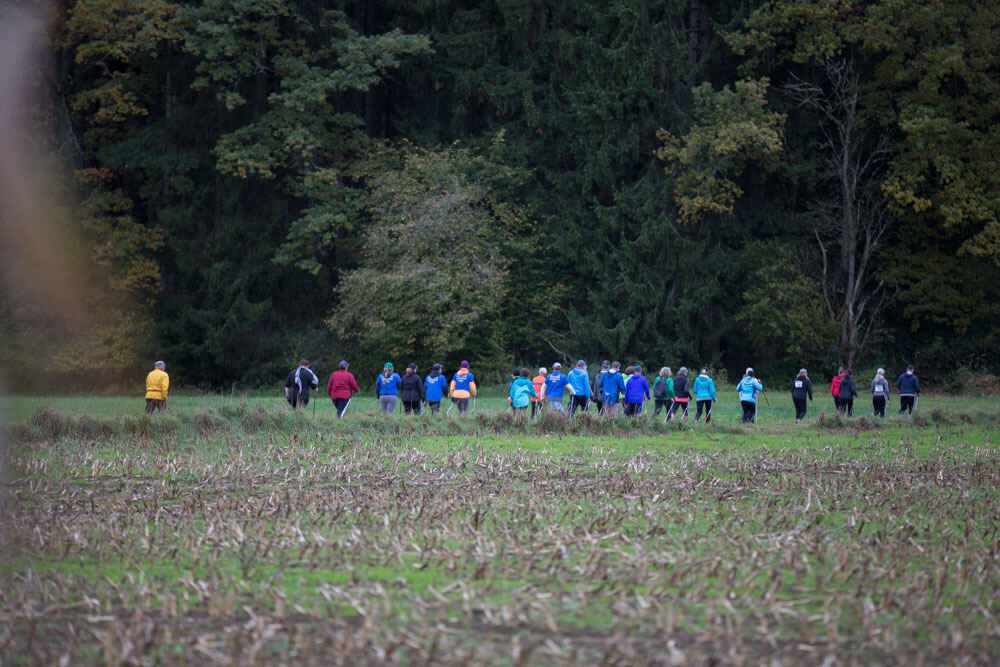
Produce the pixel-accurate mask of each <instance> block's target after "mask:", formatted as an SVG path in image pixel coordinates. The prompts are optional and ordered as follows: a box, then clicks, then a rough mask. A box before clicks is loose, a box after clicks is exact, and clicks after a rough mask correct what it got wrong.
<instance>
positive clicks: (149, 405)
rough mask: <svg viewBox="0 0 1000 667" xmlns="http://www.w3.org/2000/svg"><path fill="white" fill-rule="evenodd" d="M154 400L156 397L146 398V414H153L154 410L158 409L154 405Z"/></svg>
mask: <svg viewBox="0 0 1000 667" xmlns="http://www.w3.org/2000/svg"><path fill="white" fill-rule="evenodd" d="M154 400H155V399H152V398H147V399H146V414H147V415H151V414H153V410H155V409H156V407H155V405H154Z"/></svg>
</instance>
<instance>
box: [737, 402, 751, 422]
mask: <svg viewBox="0 0 1000 667" xmlns="http://www.w3.org/2000/svg"><path fill="white" fill-rule="evenodd" d="M740 406H741V407H742V408H743V416H742V417H740V423H741V424H750V423H753V408H754V405H753V403H751V402H750V401H740Z"/></svg>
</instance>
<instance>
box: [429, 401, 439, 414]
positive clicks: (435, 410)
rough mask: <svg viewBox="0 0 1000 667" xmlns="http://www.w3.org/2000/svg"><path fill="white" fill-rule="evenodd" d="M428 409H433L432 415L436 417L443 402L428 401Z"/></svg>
mask: <svg viewBox="0 0 1000 667" xmlns="http://www.w3.org/2000/svg"><path fill="white" fill-rule="evenodd" d="M427 407H429V408H430V409H431V414H432V415H436V414H437V413H438V410H440V409H441V401H427Z"/></svg>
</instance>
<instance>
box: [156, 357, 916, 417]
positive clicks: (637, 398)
mask: <svg viewBox="0 0 1000 667" xmlns="http://www.w3.org/2000/svg"><path fill="white" fill-rule="evenodd" d="M157 363H158V369H157V370H159V371H160V372H162V369H160V368H159V364H162V363H163V362H157ZM348 367H349V364H348V363H347V361H341V362H340V364H339V368H338V370H337V371H335V372H334V373H332V374H331V375H330V379H329V381H328V382H327V394H328V395H329V396H330V399H331V400H332V401H333V404H334V406H335V407H336V410H337V416H338V417H343V416H344V412H345V411H346V410H347V408H348V406H349V405H350V401H351V399H352V397H353V396H355V395H357V394H358V393H359V392H360V388H359V386H358V383H357V380H356V379H355V377H354V375H353V374H352V373H351V372H350V371H349V370H348ZM418 370H419V369H418V366H417V364H414V363H411V364H409V365H408V366H407V367H406V370H405V371H404V374H403V375H402V376H400V375H399V374H398V373H396V371H395V369H394V366H393V364H392V362H387V363H386V364H385V365H384V366H383V368H382V372H381V373H380V374H379V376H378V377H377V378H376V379H375V394H376V396H377V397H378V401H379V409H380V411H381V412H382V413H383V414H386V415H391V414H393V413H394V412H395V410H396V406H397V404H398V403H399V402H400V401H401V402H402V404H403V410H404V412H405V413H406V414H421V413H422V412H423V410H424V409H425V408H427V409H429V410H430V412H431V414H436V413H438V412H439V411H440V409H441V403H442V402H443V401H444V399H446V398H448V399H450V400H451V406H449V408H448V411H449V412H450V411H451V409H452V408H457V409H458V413H459V414H464V413H465V412H467V411H468V410H469V403H470V400H471V401H472V403H473V406H474V405H475V400H476V396H477V387H476V379H475V376H474V375H473V374H472V372H471V370H470V369H469V362H468V361H462V362H461V365H460V368H459V369H458V371H456V372H455V374H454V375H453V376H452V377H451V380H450V382H449V381H448V380H447V378H446V376H445V375H444V373H443V367H442V365H441V364H438V363H436V364H434V365H433V366H432V367H431V372H430V373H429V374H428V375H426V376H425V377H423V378H421V376H420V375H419V373H418V372H417V371H418ZM152 376H153V374H151V375H150V377H152ZM147 384H148V382H147ZM318 386H319V379H318V378H317V377H316V374H315V373H313V371H312V370H311V369H310V368H309V362H308V360H305V359H303V360H302V361H300V362H299V366H298V368H296V369H294V370H293V371H292V372H291V373H289V375H288V378H287V379H286V380H285V397H286V399H287V400H288V402H289V404H291V406H292V407H293V408H295V407H304V406H306V405H308V403H309V391H310V390H316V389H317V388H318ZM896 387H897V390H898V393H899V397H900V407H899V414H903V413H904V412H906V413H912V412H913V409H914V408H915V406H916V402H917V398H918V397H919V396H920V382H919V379H918V378H917V376H916V374H915V373H914V367H913V365H909V366H907V369H906V371H905V372H904V373H902V374H901V375H900V376H899V378H898V379H897V380H896ZM870 389H871V395H872V415H873V416H880V417H885V412H886V406H887V404H888V402H889V401H890V400H891V390H890V386H889V381H888V380H887V379H886V377H885V370H884V369H882V368H879V369H878V371H877V372H876V374H875V377H874V378H873V379H872V381H871V385H870ZM736 392H737V396H738V399H739V402H740V407H741V409H742V414H741V416H740V423H741V424H744V423H751V424H752V423H755V422H756V419H757V400H758V396H760V395H762V394H763V392H764V386H763V384H762V383H761V381H760V380H759V379H758V378H756V377H755V374H754V370H753V368H747V369H746V371H745V372H744V374H743V377H742V378H741V379H740V381H739V383H737V385H736ZM163 393H164V394H165V393H166V392H165V391H164V392H163ZM567 393H568V394H569V396H570V400H569V405H568V407H569V416H570V417H572V416H573V415H574V414H576V413H577V412H587V411H588V410H589V409H590V407H591V405H595V406H596V409H597V412H598V414H600V415H614V414H617V413H618V412H619V411H620V412H621V413H622V414H625V415H626V416H630V417H636V416H638V415H641V414H643V408H644V405H645V404H646V403H647V402H649V401H653V404H654V408H653V410H652V413H651V416H652V417H653V418H657V417H659V415H660V413H661V412H663V413H664V421H669V420H671V419H675V418H680V419H683V420H687V418H688V417H689V412H688V410H689V406H690V403H691V402H692V401H694V402H695V406H696V411H695V418H694V420H695V422H699V421H701V420H702V415H704V422H705V423H706V424H707V423H709V422H710V421H711V419H712V407H713V406H714V404H715V402H716V400H717V397H716V388H715V382H714V380H713V379H712V378H711V377H710V376H709V369H708V367H707V366H703V367H702V368H701V371H700V372H699V374H698V376H697V377H696V378H695V379H694V380H693V381H691V380H690V379H689V377H688V369H687V368H686V367H684V366H681V367H680V368H679V369H678V370H677V373H676V375H675V374H674V372H673V371H672V370H671V368H670V367H669V366H664V367H663V368H661V369H660V371H659V373H658V374H657V375H656V377H655V379H654V380H653V385H652V387H651V386H650V384H649V381H648V380H647V379H646V377H645V375H644V374H643V369H642V366H640V365H638V364H635V365H631V366H626V367H625V368H624V369H622V367H621V363H620V362H618V361H608V360H604V361H602V362H601V368H600V370H598V371H597V372H596V373H594V375H593V376H592V377H591V376H590V375H589V373H588V371H587V363H586V362H585V361H584V360H583V359H581V360H579V361H577V363H576V366H575V367H574V368H573V369H572V370H571V371H570V372H569V373H566V374H564V373H563V372H562V364H560V363H558V362H557V363H555V364H553V365H552V370H551V372H550V371H549V370H548V369H546V368H545V367H542V368H539V369H538V374H537V375H536V376H535V377H534V378H532V377H531V372H530V371H529V369H527V368H520V369H517V368H515V369H514V370H513V371H512V372H511V381H510V385H509V388H508V396H507V398H508V403H509V405H510V407H511V409H512V410H513V411H514V412H515V413H520V412H527V410H528V408H529V407H530V408H531V413H530V414H531V418H532V419H534V418H535V416H536V415H537V414H539V413H540V412H541V410H542V409H543V408H544V409H547V410H551V411H556V412H561V413H565V412H566V407H565V406H564V398H565V396H566V394H567ZM790 393H791V397H792V404H793V406H794V409H795V421H796V422H801V421H802V420H803V419H804V418H805V417H806V414H807V411H808V407H807V406H808V401H812V400H813V386H812V381H811V380H810V379H809V373H808V372H807V371H806V369H805V368H803V369H801V370H799V372H798V374H797V375H796V376H795V378H794V379H793V380H792V383H791V387H790ZM830 393H831V396H832V397H833V401H834V409H835V410H836V411H837V412H839V413H840V414H846V415H847V416H849V417H850V416H853V415H854V399H855V398H857V397H858V389H857V383H856V381H855V379H854V373H853V371H852V370H851V369H845V368H844V367H840V368H838V370H837V374H836V375H835V376H834V377H833V380H832V381H831V384H830ZM765 400H766V397H765ZM619 406H620V407H619Z"/></svg>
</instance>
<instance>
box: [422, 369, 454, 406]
mask: <svg viewBox="0 0 1000 667" xmlns="http://www.w3.org/2000/svg"><path fill="white" fill-rule="evenodd" d="M441 368H442V366H441V364H434V365H433V366H431V373H430V375H428V376H427V377H425V378H424V400H425V401H427V407H429V408H430V409H431V414H432V415H436V414H437V411H438V410H440V409H441V398H442V397H443V396H446V395H447V392H448V378H446V377H445V376H444V373H442V372H441Z"/></svg>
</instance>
